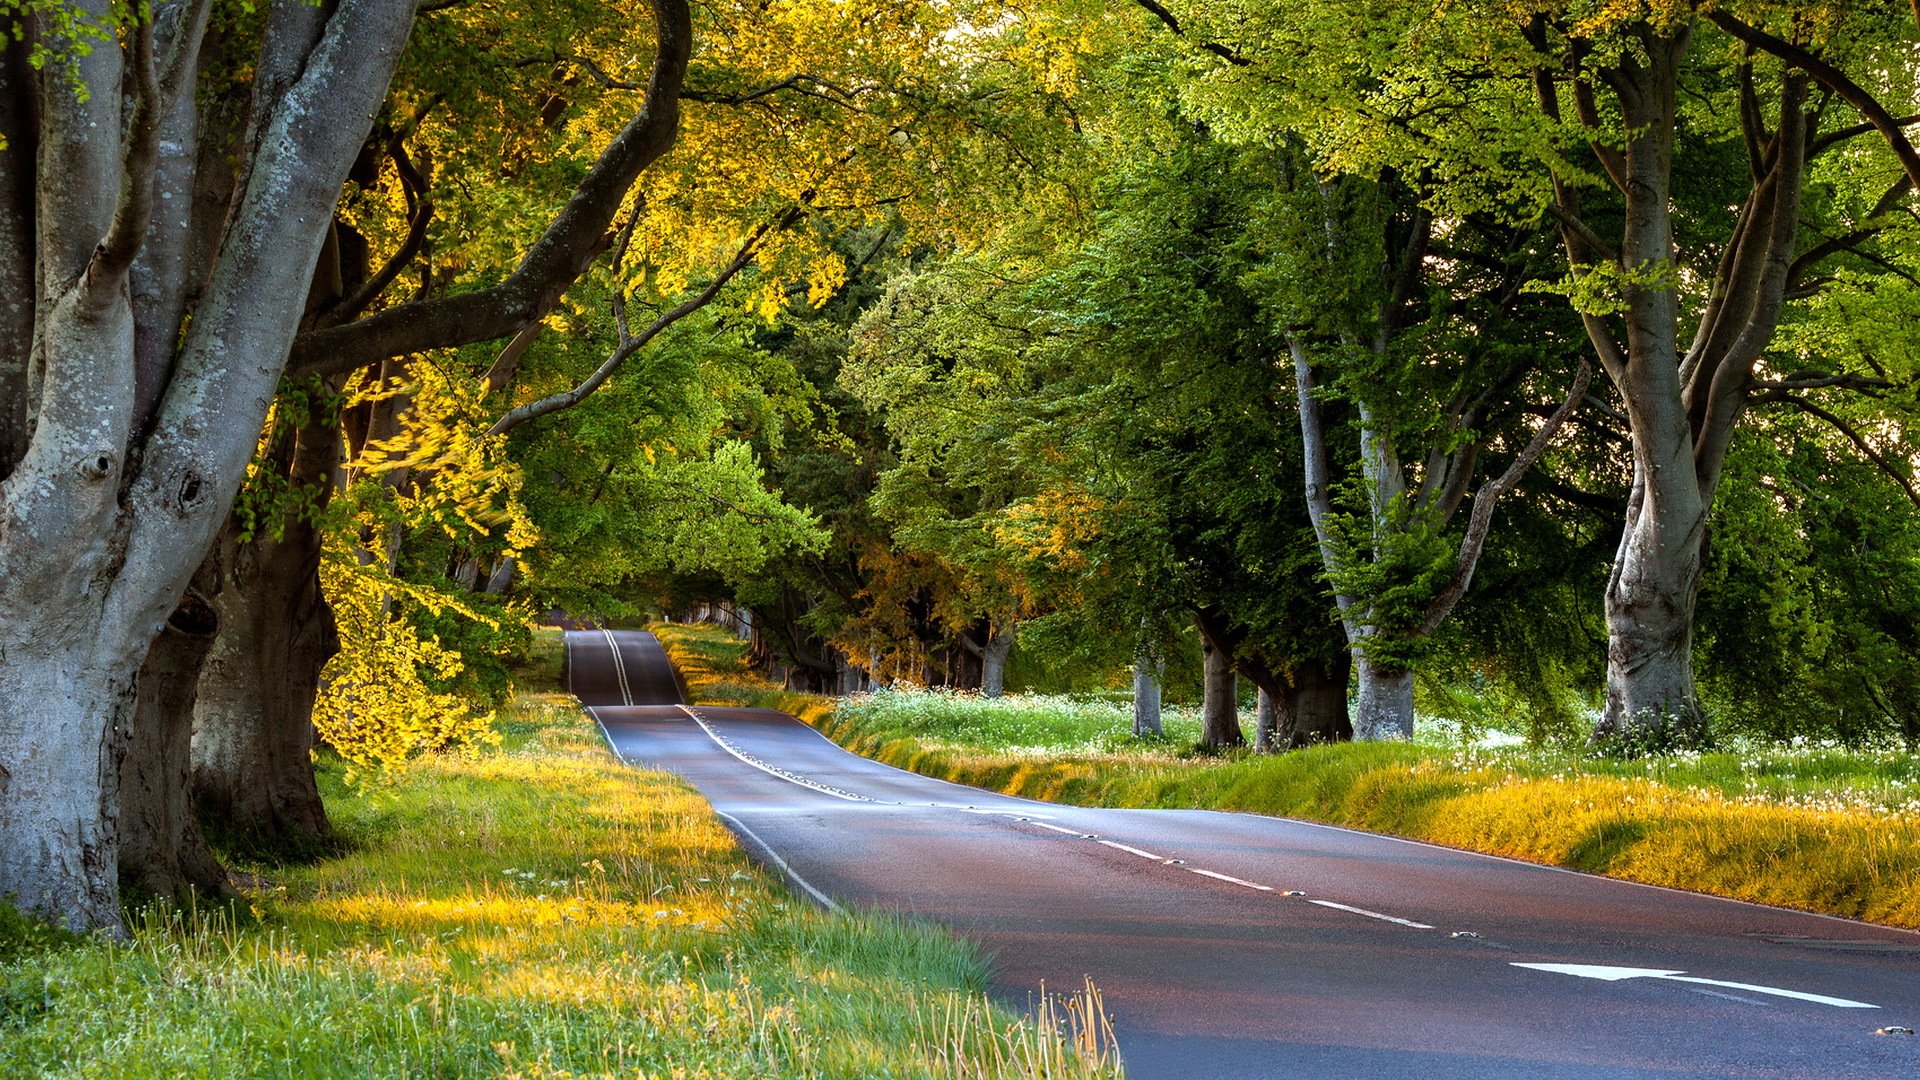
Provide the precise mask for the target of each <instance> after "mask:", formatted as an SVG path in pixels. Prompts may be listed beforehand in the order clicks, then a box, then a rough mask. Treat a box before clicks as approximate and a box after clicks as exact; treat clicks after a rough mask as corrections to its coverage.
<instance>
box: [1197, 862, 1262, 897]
mask: <svg viewBox="0 0 1920 1080" xmlns="http://www.w3.org/2000/svg"><path fill="white" fill-rule="evenodd" d="M1187 873H1189V874H1199V875H1200V876H1201V877H1210V878H1213V879H1214V880H1216V881H1228V882H1232V883H1233V884H1235V885H1245V886H1246V887H1247V888H1249V889H1259V890H1260V891H1261V892H1272V891H1273V886H1271V885H1261V884H1258V883H1256V882H1252V881H1244V880H1242V879H1240V878H1237V877H1228V876H1227V875H1225V874H1216V873H1214V872H1213V871H1211V870H1202V869H1200V868H1199V867H1197V866H1189V867H1187Z"/></svg>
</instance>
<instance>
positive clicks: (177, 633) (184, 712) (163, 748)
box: [120, 591, 233, 902]
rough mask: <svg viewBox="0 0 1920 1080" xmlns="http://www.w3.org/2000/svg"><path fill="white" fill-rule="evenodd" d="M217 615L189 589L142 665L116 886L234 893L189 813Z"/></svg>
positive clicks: (175, 893)
mask: <svg viewBox="0 0 1920 1080" xmlns="http://www.w3.org/2000/svg"><path fill="white" fill-rule="evenodd" d="M218 625H219V620H218V617H217V616H216V615H215V614H214V611H213V608H212V607H211V606H209V605H208V604H207V603H206V601H205V600H203V599H201V598H200V597H199V596H197V595H196V594H195V593H193V592H191V591H190V592H188V594H187V596H186V598H185V599H184V600H182V601H181V603H180V606H179V607H178V608H177V609H175V611H174V613H173V615H172V616H171V617H169V618H168V619H167V628H166V629H165V630H164V631H162V632H161V634H160V636H159V637H157V638H155V639H154V641H153V645H152V646H151V647H150V648H149V649H148V650H147V660H146V663H145V664H144V665H142V667H141V668H140V681H139V693H138V697H137V698H136V704H135V706H134V712H133V733H132V738H131V740H130V743H129V745H128V747H127V754H126V757H125V758H123V759H122V760H121V762H120V887H121V888H122V889H128V890H131V891H134V892H136V893H144V894H146V895H148V896H152V897H158V898H161V899H167V900H173V901H175V902H185V901H187V900H188V899H190V898H191V897H193V896H195V895H198V896H202V897H226V896H231V895H232V894H233V888H232V885H231V884H230V883H229V882H228V881H227V874H226V871H225V870H223V869H221V867H220V863H219V861H218V860H217V859H215V858H214V856H213V852H212V851H211V850H210V849H209V848H208V847H207V842H206V839H205V837H203V836H202V835H201V833H200V825H199V822H198V820H197V819H196V818H195V816H194V810H193V800H192V799H191V798H190V797H189V791H188V787H187V776H188V773H189V771H190V770H191V768H192V759H193V750H192V743H193V697H194V687H195V684H196V683H198V681H199V679H200V671H201V667H202V663H203V662H204V661H205V660H206V656H207V650H208V649H209V648H211V647H212V645H213V641H214V634H215V631H216V629H217V628H218Z"/></svg>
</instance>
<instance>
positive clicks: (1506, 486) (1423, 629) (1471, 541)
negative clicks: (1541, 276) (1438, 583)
mask: <svg viewBox="0 0 1920 1080" xmlns="http://www.w3.org/2000/svg"><path fill="white" fill-rule="evenodd" d="M1592 378H1593V366H1592V365H1591V364H1589V363H1587V362H1586V361H1585V360H1582V361H1580V370H1579V371H1578V372H1577V373H1575V375H1574V377H1573V386H1572V387H1571V388H1569V389H1568V390H1567V396H1566V398H1565V400H1563V401H1562V402H1561V403H1560V407H1559V408H1558V409H1556V410H1554V413H1553V415H1552V416H1549V417H1547V421H1546V423H1544V424H1541V425H1540V430H1539V431H1536V432H1534V433H1533V438H1532V439H1531V440H1530V441H1528V443H1527V445H1526V446H1525V447H1523V448H1522V449H1521V451H1520V453H1519V454H1518V455H1517V456H1516V457H1515V458H1514V459H1513V464H1511V465H1508V466H1507V471H1506V472H1503V473H1501V474H1500V476H1499V477H1498V478H1497V479H1494V480H1491V481H1489V482H1487V483H1485V484H1482V485H1480V490H1479V491H1477V492H1475V493H1474V496H1473V513H1472V514H1471V515H1469V516H1468V518H1467V533H1466V535H1465V536H1463V537H1461V538H1460V555H1459V557H1458V559H1456V560H1455V563H1454V571H1453V579H1452V580H1450V581H1448V582H1447V585H1446V587H1445V588H1443V589H1441V590H1440V595H1438V596H1436V597H1434V598H1433V602H1432V603H1431V604H1428V605H1427V614H1426V617H1425V618H1423V619H1422V620H1420V631H1419V633H1420V636H1421V637H1425V636H1427V635H1428V634H1431V633H1433V632H1434V631H1435V630H1437V629H1439V628H1440V624H1441V623H1442V622H1445V621H1446V618H1447V616H1448V615H1450V614H1452V613H1453V608H1454V605H1456V604H1458V603H1459V602H1460V598H1461V597H1462V596H1464V595H1466V592H1467V586H1469V585H1471V584H1473V571H1474V567H1476V566H1478V565H1479V563H1480V552H1481V549H1483V548H1484V547H1486V543H1487V530H1488V529H1489V527H1490V526H1491V525H1492V524H1493V508H1494V504H1495V503H1497V502H1498V501H1499V499H1500V496H1502V495H1505V494H1506V493H1507V492H1508V491H1510V490H1512V488H1513V486H1514V485H1515V484H1517V483H1519V482H1520V478H1521V477H1522V476H1524V475H1526V472H1527V470H1528V469H1530V468H1532V467H1533V463H1534V460H1535V459H1537V458H1538V457H1539V456H1540V455H1541V453H1542V452H1543V451H1545V450H1546V448H1547V444H1548V443H1549V442H1551V441H1553V436H1554V434H1555V433H1556V432H1558V431H1559V430H1560V428H1561V426H1562V425H1564V424H1565V423H1566V422H1567V418H1568V417H1569V416H1572V415H1573V411H1574V410H1575V409H1577V408H1579V407H1580V402H1581V400H1582V399H1583V398H1585V397H1586V394H1587V383H1588V382H1590V381H1591V380H1592Z"/></svg>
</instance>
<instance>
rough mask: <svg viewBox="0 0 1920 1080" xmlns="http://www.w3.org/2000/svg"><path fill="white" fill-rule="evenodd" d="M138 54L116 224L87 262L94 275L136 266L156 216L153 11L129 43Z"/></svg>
mask: <svg viewBox="0 0 1920 1080" xmlns="http://www.w3.org/2000/svg"><path fill="white" fill-rule="evenodd" d="M127 50H128V51H129V52H131V53H132V54H133V55H132V57H131V59H132V65H131V67H132V74H133V85H134V95H133V113H132V115H131V116H129V117H128V118H127V133H126V140H125V142H124V143H123V145H122V147H121V151H120V197H119V199H118V200H117V202H116V203H115V205H114V208H113V223H112V224H111V225H109V226H108V227H107V235H106V236H105V238H103V239H102V240H101V241H100V246H99V247H98V248H96V249H95V250H94V253H93V258H92V259H91V260H90V261H89V262H88V265H87V277H88V279H90V280H112V279H115V278H118V277H119V276H120V275H121V274H124V273H126V272H127V270H128V269H129V268H130V267H132V266H133V258H134V256H135V255H137V254H138V253H139V251H140V241H141V239H142V238H143V237H145V236H146V234H147V221H148V219H150V218H151V217H152V216H153V174H154V170H155V169H157V168H158V167H159V163H160V113H161V109H162V108H163V104H164V103H163V102H162V101H161V95H160V76H159V74H158V73H157V72H156V71H155V70H154V63H153V16H152V14H151V13H149V14H148V15H147V17H146V18H144V19H140V20H139V22H138V23H137V24H136V25H135V27H134V32H133V38H132V40H130V41H128V42H127Z"/></svg>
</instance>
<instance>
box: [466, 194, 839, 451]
mask: <svg viewBox="0 0 1920 1080" xmlns="http://www.w3.org/2000/svg"><path fill="white" fill-rule="evenodd" d="M800 215H801V210H800V208H799V207H795V208H794V209H792V210H789V211H788V212H787V213H785V214H783V215H781V217H780V218H779V219H778V220H777V221H772V222H765V223H763V224H761V225H760V226H759V227H758V228H756V229H754V230H753V232H752V233H750V234H748V236H747V239H746V242H745V243H743V244H741V245H740V250H739V251H738V252H736V253H735V254H734V256H733V260H732V261H731V262H729V263H727V265H726V266H725V267H723V268H722V269H721V270H720V272H719V273H718V274H716V275H714V278H713V280H712V281H710V282H708V283H707V287H706V288H704V289H701V290H700V291H699V292H697V293H695V294H694V295H692V296H690V297H688V298H687V299H685V300H682V301H681V302H680V303H678V304H675V305H674V306H673V307H671V308H669V309H667V310H666V311H664V312H662V313H661V315H660V317H659V318H657V319H655V320H653V322H652V323H651V324H649V325H648V326H647V327H646V329H644V330H642V331H640V332H639V333H638V334H635V335H632V336H630V337H629V336H627V335H626V334H625V333H624V332H623V333H622V335H621V337H622V340H621V342H620V344H619V345H618V346H617V347H615V349H614V350H613V352H612V353H610V354H609V355H608V356H607V358H606V360H604V361H602V362H601V364H600V366H599V367H598V368H596V369H594V372H593V374H591V375H588V376H587V377H586V379H585V380H584V381H582V382H581V383H580V384H579V385H577V386H574V387H572V388H570V389H567V390H562V391H560V392H559V393H557V394H549V395H547V396H546V397H543V398H541V399H540V400H538V401H530V402H528V403H527V404H525V405H521V406H519V407H518V408H515V409H513V410H511V411H509V412H508V413H507V414H506V415H504V416H502V417H501V418H500V419H498V420H495V421H494V422H493V426H492V427H489V428H488V429H487V434H488V435H505V434H506V433H507V432H509V431H512V430H513V429H514V428H517V427H519V426H520V425H521V424H524V423H526V422H527V421H529V420H535V419H538V418H540V417H542V416H546V415H547V414H548V413H556V412H559V411H561V410H562V409H571V408H573V407H574V406H575V405H578V404H580V403H581V402H582V401H585V400H586V399H587V398H588V397H590V396H592V394H593V393H594V391H596V390H598V389H600V387H601V386H602V385H604V384H605V383H606V381H607V380H608V379H610V378H612V377H613V373H614V372H616V371H618V370H620V365H622V364H624V363H626V362H627V359H628V358H629V357H631V356H632V355H633V354H634V353H636V352H639V351H640V350H641V349H643V348H645V347H646V346H647V343H648V342H651V341H652V340H653V339H654V338H656V337H659V336H660V334H661V333H662V332H663V331H665V330H666V329H667V328H668V327H670V326H672V325H673V324H674V323H677V322H679V321H680V320H681V319H684V318H686V317H687V316H688V315H691V314H693V313H694V312H696V311H698V310H700V309H701V308H703V307H706V306H707V305H708V304H710V303H712V302H713V298H714V297H716V296H718V295H720V290H721V289H722V288H723V287H724V286H725V285H726V284H727V282H729V281H732V280H733V278H734V276H735V275H737V274H738V273H740V271H742V270H744V269H746V267H747V264H749V263H751V262H752V261H753V253H754V252H755V251H756V250H758V249H759V246H760V241H761V240H762V239H764V238H765V237H766V236H767V234H768V233H770V232H774V231H776V230H778V229H784V228H786V227H787V226H789V225H791V224H793V223H794V222H795V221H798V220H799V219H800ZM619 319H620V321H621V322H623V323H624V322H625V317H624V315H622V316H619Z"/></svg>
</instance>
